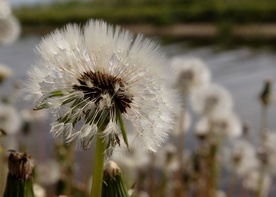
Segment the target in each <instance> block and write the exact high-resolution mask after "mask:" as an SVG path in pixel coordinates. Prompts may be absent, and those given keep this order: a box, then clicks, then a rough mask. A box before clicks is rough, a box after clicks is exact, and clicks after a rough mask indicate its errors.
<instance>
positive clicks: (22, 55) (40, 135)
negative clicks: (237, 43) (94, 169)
mask: <svg viewBox="0 0 276 197" xmlns="http://www.w3.org/2000/svg"><path fill="white" fill-rule="evenodd" d="M40 40H41V38H40V37H36V36H31V37H25V38H21V39H19V40H18V41H17V42H15V43H13V44H11V45H9V46H1V47H0V62H1V63H3V64H6V65H8V66H9V67H10V68H12V69H13V70H14V72H15V75H14V77H13V79H11V80H9V81H7V83H6V89H7V90H8V86H11V85H12V82H13V81H14V80H15V79H17V80H22V81H24V80H25V79H26V73H27V70H28V69H29V68H30V67H31V66H32V65H33V64H35V62H36V54H35V50H34V49H35V46H36V45H37V44H38V43H39V42H40ZM163 49H164V51H165V52H166V53H167V55H168V56H169V57H171V58H172V57H197V58H201V59H202V60H203V61H204V62H205V63H206V64H207V65H208V67H209V68H210V70H211V73H212V81H213V82H215V83H219V84H220V85H222V86H224V87H225V88H226V89H228V90H229V91H230V93H231V94H232V96H233V100H234V103H235V104H234V105H235V110H234V111H235V112H236V113H237V114H238V116H239V117H240V119H241V120H242V121H249V123H251V128H252V129H251V135H250V137H251V139H252V140H253V141H255V142H257V141H258V136H259V130H260V123H261V120H260V119H261V107H260V105H259V100H258V95H259V92H260V90H261V89H262V86H263V82H264V80H265V79H267V78H268V77H270V78H272V79H273V78H275V76H276V65H275V62H276V55H275V51H271V50H268V49H251V48H247V47H240V48H236V49H225V50H217V47H216V46H199V47H193V48H191V47H189V46H188V45H185V43H181V44H179V43H178V44H169V45H166V46H163ZM166 69H168V68H166ZM168 72H170V70H169V69H168ZM275 86H276V85H274V86H273V88H274V89H273V92H274V94H275V92H276V87H275ZM3 93H8V92H5V91H4V92H3ZM275 95H276V94H275ZM18 107H19V109H23V108H32V107H33V103H27V102H25V101H24V100H23V96H20V98H19V99H18ZM275 117H276V102H273V104H272V106H271V108H270V109H269V125H268V126H269V128H270V129H272V130H274V132H276V121H275V120H274V119H275ZM193 123H195V119H194V120H193ZM49 129H50V125H49V120H48V121H47V122H46V123H45V122H44V123H42V124H39V125H36V128H35V129H34V132H33V133H32V136H31V137H30V138H28V139H25V140H27V143H28V146H27V147H26V148H27V152H28V153H29V154H31V155H32V156H33V157H34V158H35V159H37V160H45V159H46V158H49V157H50V156H51V154H52V150H53V144H54V139H53V137H52V136H51V135H50V133H49ZM186 141H187V143H186V144H185V146H187V147H189V148H192V147H194V146H195V140H194V136H193V133H192V131H190V132H189V133H188V135H187V139H186ZM11 149H12V147H11ZM91 150H93V149H92V148H91V149H89V151H79V152H78V154H77V159H78V160H79V161H80V160H81V161H82V162H81V163H82V165H90V164H91V161H90V160H89V159H91V154H92V153H91ZM79 165H81V164H79ZM77 168H78V169H88V168H86V167H83V166H77ZM89 169H90V168H89ZM89 174H90V172H87V173H86V174H83V173H80V175H79V177H78V178H79V179H85V180H87V179H89V177H83V176H89Z"/></svg>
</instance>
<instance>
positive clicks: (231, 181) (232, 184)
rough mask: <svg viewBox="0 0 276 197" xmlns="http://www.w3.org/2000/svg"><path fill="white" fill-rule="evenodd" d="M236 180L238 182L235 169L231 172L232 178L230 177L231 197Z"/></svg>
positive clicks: (229, 192) (229, 193)
mask: <svg viewBox="0 0 276 197" xmlns="http://www.w3.org/2000/svg"><path fill="white" fill-rule="evenodd" d="M236 182H237V172H236V170H234V172H233V173H232V174H231V178H230V184H229V190H228V196H229V197H233V194H234V191H235V185H236Z"/></svg>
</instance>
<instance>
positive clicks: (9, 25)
mask: <svg viewBox="0 0 276 197" xmlns="http://www.w3.org/2000/svg"><path fill="white" fill-rule="evenodd" d="M20 31H21V28H20V25H19V22H18V20H17V19H16V18H15V17H14V16H13V15H8V16H6V17H5V18H0V44H9V43H12V42H14V41H15V40H16V39H17V38H18V37H19V35H20Z"/></svg>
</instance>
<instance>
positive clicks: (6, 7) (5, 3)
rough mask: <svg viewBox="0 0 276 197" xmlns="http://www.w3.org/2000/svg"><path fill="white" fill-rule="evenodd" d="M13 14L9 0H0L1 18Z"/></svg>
mask: <svg viewBox="0 0 276 197" xmlns="http://www.w3.org/2000/svg"><path fill="white" fill-rule="evenodd" d="M10 14H11V7H10V3H9V0H0V19H1V18H5V17H7V16H9V15H10Z"/></svg>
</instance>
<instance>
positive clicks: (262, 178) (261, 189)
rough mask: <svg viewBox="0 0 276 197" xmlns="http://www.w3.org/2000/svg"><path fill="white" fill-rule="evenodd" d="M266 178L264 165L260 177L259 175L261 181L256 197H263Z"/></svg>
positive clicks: (259, 181)
mask: <svg viewBox="0 0 276 197" xmlns="http://www.w3.org/2000/svg"><path fill="white" fill-rule="evenodd" d="M264 176H265V166H264V165H262V166H261V169H260V175H259V180H258V189H257V193H256V197H261V196H263V195H262V194H263V186H264Z"/></svg>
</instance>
